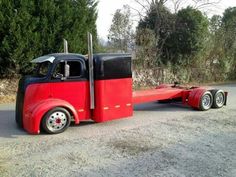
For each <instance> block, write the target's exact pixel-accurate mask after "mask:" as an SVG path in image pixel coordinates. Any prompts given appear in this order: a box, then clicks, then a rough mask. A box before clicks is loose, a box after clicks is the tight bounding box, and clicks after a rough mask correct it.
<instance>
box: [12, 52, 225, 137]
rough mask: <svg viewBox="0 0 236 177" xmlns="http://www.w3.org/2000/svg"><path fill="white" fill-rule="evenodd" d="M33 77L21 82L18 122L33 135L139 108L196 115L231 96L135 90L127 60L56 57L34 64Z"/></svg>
mask: <svg viewBox="0 0 236 177" xmlns="http://www.w3.org/2000/svg"><path fill="white" fill-rule="evenodd" d="M32 62H33V63H35V64H36V65H37V67H36V69H35V73H34V74H33V75H31V76H23V77H22V78H21V79H20V81H19V88H18V93H17V101H16V122H17V124H18V125H19V126H20V127H23V128H24V129H25V130H26V131H27V132H29V133H31V134H39V133H40V130H44V131H46V132H47V133H51V134H56V133H61V132H63V131H65V130H66V129H67V128H68V126H69V125H70V123H71V121H74V122H75V124H79V123H80V122H81V121H85V120H91V119H92V120H93V121H95V122H105V121H110V120H114V119H119V118H124V117H131V116H132V115H133V106H134V105H135V104H140V103H146V102H152V101H158V100H159V101H166V100H181V101H182V103H183V104H186V105H189V106H191V107H193V108H195V109H198V110H202V111H205V110H208V109H210V108H221V107H223V105H226V100H227V92H225V91H222V90H217V89H211V88H205V87H181V86H178V85H176V84H173V85H159V86H157V87H156V88H155V89H150V90H140V91H133V90H132V70H131V56H130V55H129V54H94V55H92V56H90V57H88V58H87V57H85V56H83V55H79V54H71V53H69V54H68V53H67V54H66V53H58V54H49V55H46V56H42V57H39V58H36V59H34V60H33V61H32Z"/></svg>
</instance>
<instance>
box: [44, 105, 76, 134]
mask: <svg viewBox="0 0 236 177" xmlns="http://www.w3.org/2000/svg"><path fill="white" fill-rule="evenodd" d="M70 122H71V116H70V113H69V112H68V111H67V110H66V109H64V108H61V107H56V108H54V109H52V110H50V111H48V112H47V113H46V114H45V115H44V116H43V120H42V128H43V129H44V130H45V131H46V132H47V133H49V134H57V133H62V132H64V131H65V130H66V129H67V128H68V127H69V125H70Z"/></svg>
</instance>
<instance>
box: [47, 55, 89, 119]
mask: <svg viewBox="0 0 236 177" xmlns="http://www.w3.org/2000/svg"><path fill="white" fill-rule="evenodd" d="M65 63H67V65H69V77H65ZM86 71H87V70H86V65H85V63H84V61H83V60H78V59H77V60H66V61H60V62H58V63H57V64H56V65H55V67H54V68H53V71H52V78H51V81H52V85H51V96H52V97H53V98H56V99H62V100H65V101H67V102H69V103H70V104H71V105H72V106H73V107H74V108H75V109H76V111H77V113H78V115H79V119H80V120H87V119H90V117H91V115H90V109H89V82H88V77H87V72H86Z"/></svg>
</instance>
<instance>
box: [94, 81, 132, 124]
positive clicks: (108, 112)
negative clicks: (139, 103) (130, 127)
mask: <svg viewBox="0 0 236 177" xmlns="http://www.w3.org/2000/svg"><path fill="white" fill-rule="evenodd" d="M132 115H133V107H132V79H131V78H124V79H109V80H95V109H94V114H93V119H94V121H96V122H104V121H108V120H113V119H118V118H123V117H128V116H132Z"/></svg>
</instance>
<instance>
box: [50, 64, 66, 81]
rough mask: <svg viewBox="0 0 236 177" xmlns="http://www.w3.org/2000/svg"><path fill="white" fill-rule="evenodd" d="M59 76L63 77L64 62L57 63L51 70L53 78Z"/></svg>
mask: <svg viewBox="0 0 236 177" xmlns="http://www.w3.org/2000/svg"><path fill="white" fill-rule="evenodd" d="M61 77H65V62H60V63H58V64H57V65H56V68H55V69H54V72H53V78H61Z"/></svg>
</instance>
